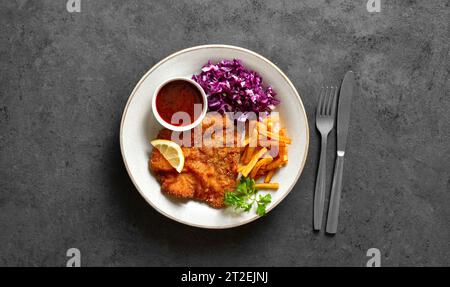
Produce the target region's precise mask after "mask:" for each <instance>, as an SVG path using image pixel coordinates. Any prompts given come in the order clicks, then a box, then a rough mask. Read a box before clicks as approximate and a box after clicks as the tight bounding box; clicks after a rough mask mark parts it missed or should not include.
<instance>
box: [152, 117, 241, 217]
mask: <svg viewBox="0 0 450 287" xmlns="http://www.w3.org/2000/svg"><path fill="white" fill-rule="evenodd" d="M225 123H228V124H229V122H228V121H227V120H226V119H224V118H222V117H221V116H220V117H217V116H215V117H206V118H205V119H204V120H203V122H202V128H203V129H208V128H210V130H211V129H215V128H216V131H218V132H222V131H223V128H224V124H225ZM205 132H207V131H204V132H203V133H199V134H200V135H204V134H205ZM171 135H172V132H171V131H169V130H167V129H163V130H161V131H160V132H159V134H158V138H159V139H171ZM197 136H198V134H197ZM208 138H209V140H206V141H204V143H203V145H202V146H200V147H184V146H183V145H181V149H182V151H183V154H184V156H185V163H184V168H183V170H182V172H181V173H177V172H176V171H174V169H173V168H172V167H171V166H170V164H169V163H168V162H167V161H166V159H165V158H164V157H163V156H162V155H161V153H160V152H159V151H157V150H156V149H154V150H153V152H152V154H151V158H150V169H151V170H152V171H153V172H154V173H155V174H156V176H157V177H158V179H159V181H160V182H161V189H162V191H164V192H166V193H168V194H170V195H172V196H175V197H180V198H195V199H199V200H202V201H205V202H207V203H208V204H209V205H210V206H212V207H215V208H221V207H223V206H224V203H223V199H224V194H225V192H226V191H232V190H234V189H235V187H236V177H237V175H238V170H237V165H238V161H239V156H240V152H241V149H240V148H239V147H226V146H225V145H226V143H227V141H233V142H234V144H236V142H237V140H238V134H237V133H234V134H231V135H230V134H227V136H223V137H217V138H219V140H221V141H223V142H222V143H223V145H224V146H223V147H215V145H214V141H215V139H216V137H215V136H212V137H208ZM172 140H173V139H172ZM196 140H197V139H196V138H195V135H194V133H192V135H191V142H190V143H191V144H192V143H194V142H195V141H196ZM234 146H236V145H234Z"/></svg>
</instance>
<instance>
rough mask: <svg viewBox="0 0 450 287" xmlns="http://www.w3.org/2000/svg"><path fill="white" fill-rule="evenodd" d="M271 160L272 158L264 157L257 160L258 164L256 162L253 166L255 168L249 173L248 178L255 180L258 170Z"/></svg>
mask: <svg viewBox="0 0 450 287" xmlns="http://www.w3.org/2000/svg"><path fill="white" fill-rule="evenodd" d="M272 160H273V158H272V157H271V156H269V157H265V158H262V159H260V160H258V162H257V163H256V164H255V166H254V167H253V169H252V171H251V172H250V177H251V178H255V177H256V173H257V172H258V170H259V169H260V168H261V167H262V166H263V165H266V164H269V163H271V162H272Z"/></svg>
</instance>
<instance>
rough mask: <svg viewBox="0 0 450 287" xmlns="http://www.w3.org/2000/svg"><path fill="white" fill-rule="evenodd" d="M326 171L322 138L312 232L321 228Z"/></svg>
mask: <svg viewBox="0 0 450 287" xmlns="http://www.w3.org/2000/svg"><path fill="white" fill-rule="evenodd" d="M326 171H327V136H322V148H321V150H320V160H319V169H318V170H317V179H316V189H315V191H314V230H320V229H321V228H322V216H323V207H324V204H325V179H326V177H327V175H326Z"/></svg>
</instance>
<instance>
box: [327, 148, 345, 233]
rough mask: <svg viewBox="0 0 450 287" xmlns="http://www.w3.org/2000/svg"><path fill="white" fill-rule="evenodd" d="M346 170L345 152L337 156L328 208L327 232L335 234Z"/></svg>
mask: <svg viewBox="0 0 450 287" xmlns="http://www.w3.org/2000/svg"><path fill="white" fill-rule="evenodd" d="M343 171H344V154H340V152H338V155H337V157H336V164H335V167H334V175H333V185H332V187H331V197H330V206H329V208H328V218H327V227H326V230H325V231H326V232H327V233H330V234H335V233H336V230H337V225H338V217H339V202H340V200H341V191H342V173H343Z"/></svg>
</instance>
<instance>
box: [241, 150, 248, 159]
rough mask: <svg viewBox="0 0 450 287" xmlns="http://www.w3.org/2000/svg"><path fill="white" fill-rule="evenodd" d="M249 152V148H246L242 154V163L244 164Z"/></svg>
mask: <svg viewBox="0 0 450 287" xmlns="http://www.w3.org/2000/svg"><path fill="white" fill-rule="evenodd" d="M247 152H248V147H247V146H246V147H244V151H243V152H242V155H241V162H244V159H245V157H246V156H247Z"/></svg>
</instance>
